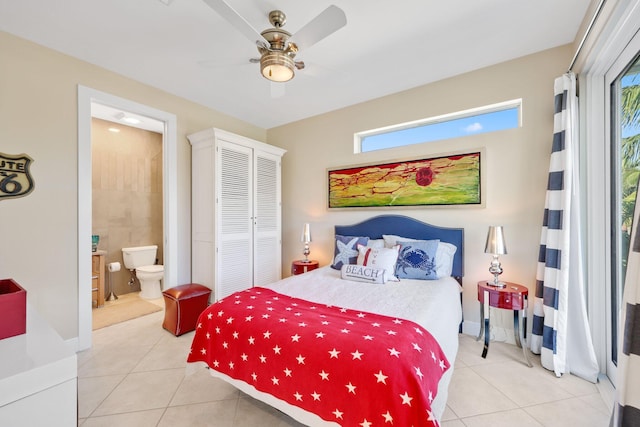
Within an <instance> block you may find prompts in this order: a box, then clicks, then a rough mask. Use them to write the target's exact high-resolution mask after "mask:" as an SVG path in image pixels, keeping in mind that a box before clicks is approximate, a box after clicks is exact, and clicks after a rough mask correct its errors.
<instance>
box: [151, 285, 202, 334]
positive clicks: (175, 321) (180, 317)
mask: <svg viewBox="0 0 640 427" xmlns="http://www.w3.org/2000/svg"><path fill="white" fill-rule="evenodd" d="M210 294H211V289H209V288H207V287H206V286H203V285H199V284H197V283H189V284H186V285H180V286H176V287H174V288H171V289H167V290H166V291H164V292H162V295H163V297H164V306H165V311H164V322H163V323H162V327H163V328H165V329H166V330H167V331H169V332H171V333H172V334H173V335H175V336H179V335H182V334H184V333H187V332H191V331H193V330H194V329H195V328H196V323H197V322H198V316H200V313H202V312H203V311H204V309H205V308H207V306H208V305H209V295H210Z"/></svg>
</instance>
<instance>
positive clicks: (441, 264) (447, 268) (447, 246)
mask: <svg viewBox="0 0 640 427" xmlns="http://www.w3.org/2000/svg"><path fill="white" fill-rule="evenodd" d="M382 237H383V239H384V246H385V247H387V248H389V247H391V246H393V245H396V244H398V242H399V241H403V242H420V241H424V242H428V240H416V239H410V238H408V237H401V236H395V235H393V234H385V235H383V236H382ZM457 250H458V248H457V247H456V245H452V244H451V243H447V242H439V243H438V249H436V275H437V276H438V279H439V278H441V277H448V276H451V272H452V271H453V256H454V255H455V253H456V251H457Z"/></svg>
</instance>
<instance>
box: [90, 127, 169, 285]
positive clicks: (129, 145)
mask: <svg viewBox="0 0 640 427" xmlns="http://www.w3.org/2000/svg"><path fill="white" fill-rule="evenodd" d="M109 128H117V129H118V130H119V132H117V133H114V132H111V131H110V130H109ZM91 158H92V159H91V163H92V167H91V172H92V178H91V196H92V202H93V203H92V223H91V234H97V235H98V236H100V243H99V245H98V249H101V250H105V251H107V254H106V263H107V264H108V263H110V262H120V263H121V264H122V270H120V271H118V272H113V273H110V274H109V279H110V280H111V286H112V287H111V289H112V290H113V292H115V293H116V295H122V294H125V293H129V292H133V291H139V290H140V283H139V282H138V281H137V280H136V281H135V282H134V284H133V285H132V286H129V285H128V282H129V279H130V278H131V273H130V272H129V270H127V269H125V266H124V264H123V260H122V248H126V247H130V246H146V245H157V246H158V252H157V255H156V257H157V259H158V263H159V264H162V260H163V251H162V248H163V244H162V243H163V222H162V134H160V133H157V132H151V131H148V130H144V129H137V128H133V127H130V126H123V125H120V124H115V123H112V122H108V121H105V120H100V119H93V120H92V121H91Z"/></svg>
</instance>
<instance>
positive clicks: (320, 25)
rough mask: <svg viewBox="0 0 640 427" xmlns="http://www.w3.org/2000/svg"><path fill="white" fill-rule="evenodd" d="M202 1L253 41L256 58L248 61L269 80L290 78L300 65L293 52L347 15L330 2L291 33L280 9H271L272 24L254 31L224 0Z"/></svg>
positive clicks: (341, 24) (338, 25) (332, 28)
mask: <svg viewBox="0 0 640 427" xmlns="http://www.w3.org/2000/svg"><path fill="white" fill-rule="evenodd" d="M204 2H205V3H206V4H207V5H208V6H209V7H211V8H212V9H213V10H215V11H216V12H217V13H218V14H219V15H220V16H222V17H223V18H224V19H226V20H227V21H229V23H230V24H231V25H233V26H234V27H235V28H236V29H237V30H238V31H240V32H241V33H242V34H243V35H244V36H245V37H246V38H248V39H249V40H251V41H252V42H254V43H255V44H256V46H257V48H258V53H260V58H254V59H250V61H251V62H254V63H259V64H260V72H261V74H262V76H263V77H264V78H266V79H268V80H270V81H272V82H286V81H289V80H291V79H292V78H293V76H294V75H295V71H294V70H295V69H298V70H302V69H303V68H304V62H302V61H296V60H295V59H294V58H295V56H296V54H297V53H298V52H299V51H300V50H304V49H306V48H308V47H310V46H312V45H314V44H316V43H318V42H319V41H320V40H322V39H324V38H326V37H327V36H329V35H331V34H333V33H334V32H336V31H337V30H339V29H340V28H342V27H344V26H345V25H346V24H347V17H346V15H345V14H344V12H343V11H342V9H340V8H339V7H337V6H334V5H331V6H329V7H328V8H326V9H325V10H324V11H323V12H321V13H320V14H319V15H318V16H316V17H315V18H313V19H312V20H311V21H310V22H308V23H307V24H306V25H305V26H304V27H302V28H301V29H300V30H298V32H296V33H295V34H293V35H291V33H289V32H288V31H286V30H284V29H282V27H283V26H284V24H285V22H286V20H287V17H286V15H285V14H284V12H282V11H280V10H274V11H271V12H270V13H269V22H270V23H271V25H273V28H267V29H266V30H264V31H262V32H258V31H257V30H256V29H254V28H253V27H252V26H251V24H249V22H247V20H246V19H244V18H243V17H242V16H241V15H240V14H238V12H236V11H235V10H234V9H233V8H232V7H231V6H229V4H227V2H225V1H224V0H204Z"/></svg>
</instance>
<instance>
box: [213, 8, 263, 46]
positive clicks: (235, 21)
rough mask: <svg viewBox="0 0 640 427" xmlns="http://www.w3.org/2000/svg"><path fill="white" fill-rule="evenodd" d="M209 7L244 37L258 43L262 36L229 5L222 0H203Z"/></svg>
mask: <svg viewBox="0 0 640 427" xmlns="http://www.w3.org/2000/svg"><path fill="white" fill-rule="evenodd" d="M203 1H204V2H205V3H206V4H207V5H208V6H209V7H210V8H211V9H213V10H215V11H216V12H217V13H218V15H220V16H222V17H223V18H224V19H226V20H227V21H228V22H229V23H230V24H231V25H233V26H234V27H235V28H236V29H237V30H238V31H240V32H241V33H242V34H243V35H244V36H245V37H246V38H248V39H249V40H251V41H252V42H255V43H260V42H261V41H263V40H264V37H262V35H261V34H260V33H259V32H258V31H257V30H256V29H255V28H253V27H252V26H251V24H249V22H248V21H247V20H246V19H244V18H243V17H242V16H241V15H240V14H239V13H238V12H236V11H235V9H234V8H232V7H231V6H229V5H228V4H227V2H225V1H224V0H203Z"/></svg>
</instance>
